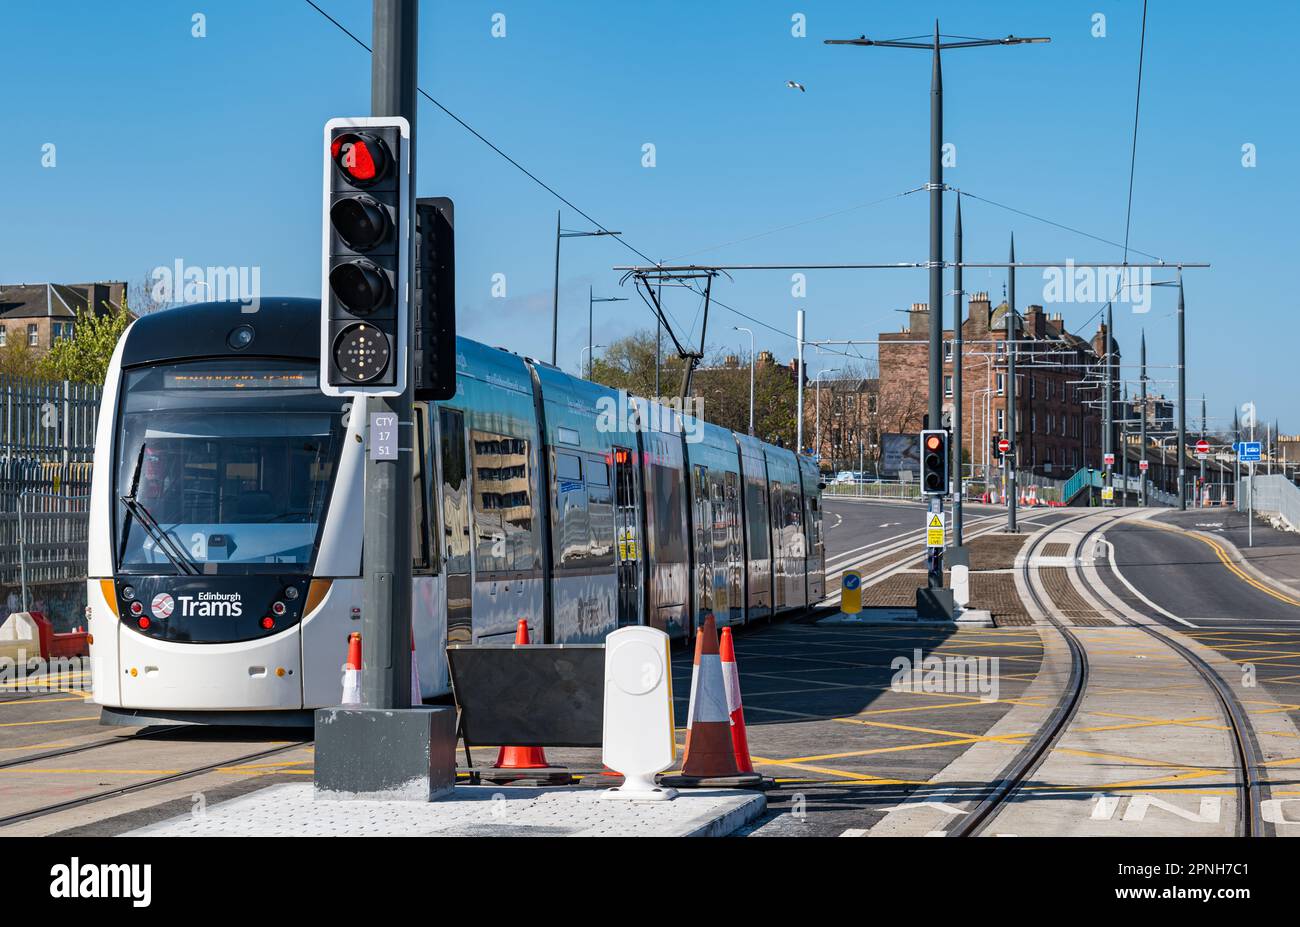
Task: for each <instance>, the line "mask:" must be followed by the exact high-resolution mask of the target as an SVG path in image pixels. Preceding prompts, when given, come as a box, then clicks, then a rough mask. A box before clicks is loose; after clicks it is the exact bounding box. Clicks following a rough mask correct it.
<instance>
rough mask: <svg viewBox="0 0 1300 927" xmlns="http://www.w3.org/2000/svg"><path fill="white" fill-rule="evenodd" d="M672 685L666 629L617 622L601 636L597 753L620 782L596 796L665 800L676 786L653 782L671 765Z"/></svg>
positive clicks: (673, 754) (674, 793) (673, 753)
mask: <svg viewBox="0 0 1300 927" xmlns="http://www.w3.org/2000/svg"><path fill="white" fill-rule="evenodd" d="M676 757H677V743H676V741H675V739H674V736H673V686H672V674H671V671H670V663H669V655H668V635H667V634H665V633H664V632H663V631H660V630H659V629H657V628H650V627H630V628H619V629H618V630H617V631H614V632H613V633H612V634H610V635H609V636H607V637H606V638H605V725H604V733H603V735H602V737H601V759H602V760H603V762H604V763H605V765H606V766H608V767H609V768H610V769H612V770H614V771H615V772H619V773H622V774H623V785H622V786H620V787H618V788H613V789H606V790H605V791H604V792H601V793H600V797H601V798H610V799H623V800H625V801H629V800H630V801H665V800H667V799H671V798H676V797H677V790H676V789H668V788H661V787H660V786H658V785H656V784H655V780H654V777H655V773H659V772H663V771H664V770H665V769H667V768H668V767H669V766H671V765H673V760H674V759H676Z"/></svg>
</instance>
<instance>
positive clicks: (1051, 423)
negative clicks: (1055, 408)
mask: <svg viewBox="0 0 1300 927" xmlns="http://www.w3.org/2000/svg"><path fill="white" fill-rule="evenodd" d="M1054 431H1056V416H1055V415H1053V414H1052V413H1051V412H1048V413H1047V433H1048V434H1049V435H1050V434H1051V433H1052V432H1054Z"/></svg>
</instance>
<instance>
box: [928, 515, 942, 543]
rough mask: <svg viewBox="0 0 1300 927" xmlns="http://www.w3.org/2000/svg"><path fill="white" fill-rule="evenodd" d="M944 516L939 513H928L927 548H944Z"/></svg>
mask: <svg viewBox="0 0 1300 927" xmlns="http://www.w3.org/2000/svg"><path fill="white" fill-rule="evenodd" d="M943 535H944V531H943V515H942V514H940V513H939V512H927V513H926V516H925V546H926V547H943V545H944V538H943Z"/></svg>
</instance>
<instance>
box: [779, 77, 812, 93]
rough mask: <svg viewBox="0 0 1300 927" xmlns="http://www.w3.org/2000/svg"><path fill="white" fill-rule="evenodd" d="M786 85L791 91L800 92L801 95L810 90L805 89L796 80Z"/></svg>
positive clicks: (787, 82) (789, 81)
mask: <svg viewBox="0 0 1300 927" xmlns="http://www.w3.org/2000/svg"><path fill="white" fill-rule="evenodd" d="M785 85H786V86H787V87H789V88H790V89H791V90H798V91H799V92H800V93H807V92H808V89H807V88H806V87H804V85H803V84H801V83H799V82H798V81H796V80H788V81H786V82H785Z"/></svg>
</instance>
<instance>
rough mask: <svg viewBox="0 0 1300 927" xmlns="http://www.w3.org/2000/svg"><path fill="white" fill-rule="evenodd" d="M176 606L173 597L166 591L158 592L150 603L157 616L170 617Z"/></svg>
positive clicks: (150, 608)
mask: <svg viewBox="0 0 1300 927" xmlns="http://www.w3.org/2000/svg"><path fill="white" fill-rule="evenodd" d="M175 607H176V603H175V602H174V601H172V597H171V596H170V595H168V594H167V593H166V592H160V593H158V594H157V595H156V596H154V597H153V601H152V602H150V603H149V610H150V611H151V612H153V614H154V617H155V618H168V617H170V616H171V613H172V609H173V608H175Z"/></svg>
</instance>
